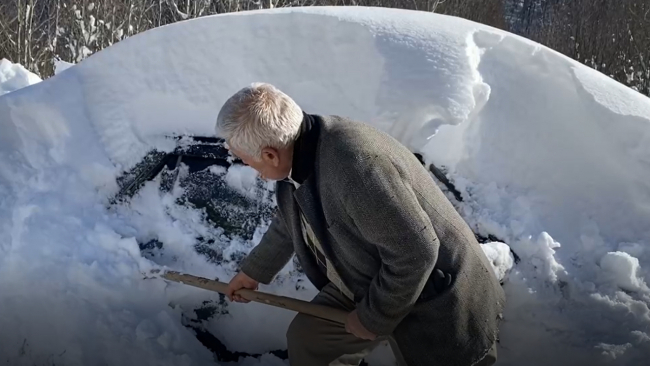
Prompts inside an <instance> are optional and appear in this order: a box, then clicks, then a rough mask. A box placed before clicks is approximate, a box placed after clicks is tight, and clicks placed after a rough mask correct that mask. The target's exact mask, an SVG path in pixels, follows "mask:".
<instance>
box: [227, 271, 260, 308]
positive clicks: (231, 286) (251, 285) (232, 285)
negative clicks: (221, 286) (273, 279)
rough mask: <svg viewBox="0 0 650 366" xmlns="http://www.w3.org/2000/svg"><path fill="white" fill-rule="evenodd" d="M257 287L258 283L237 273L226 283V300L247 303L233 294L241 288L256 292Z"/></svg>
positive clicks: (241, 273) (242, 273)
mask: <svg viewBox="0 0 650 366" xmlns="http://www.w3.org/2000/svg"><path fill="white" fill-rule="evenodd" d="M258 285H259V282H257V281H255V280H254V279H252V278H250V277H248V276H247V275H246V274H245V273H244V272H239V273H237V275H235V277H233V278H232V280H230V282H229V283H228V292H227V293H226V296H228V299H230V301H235V302H243V303H248V302H250V300H246V299H244V298H243V297H241V296H239V295H237V294H235V291H237V290H240V289H242V288H246V289H250V290H257V286H258Z"/></svg>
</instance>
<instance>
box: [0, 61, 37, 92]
mask: <svg viewBox="0 0 650 366" xmlns="http://www.w3.org/2000/svg"><path fill="white" fill-rule="evenodd" d="M40 81H41V78H39V77H38V76H37V75H36V74H33V73H31V72H29V71H28V70H27V69H25V68H24V67H23V66H22V65H19V64H14V63H11V61H9V60H7V59H6V58H3V59H2V60H0V95H3V94H6V93H10V92H12V91H14V90H17V89H20V88H24V87H26V86H29V85H32V84H36V83H38V82H40Z"/></svg>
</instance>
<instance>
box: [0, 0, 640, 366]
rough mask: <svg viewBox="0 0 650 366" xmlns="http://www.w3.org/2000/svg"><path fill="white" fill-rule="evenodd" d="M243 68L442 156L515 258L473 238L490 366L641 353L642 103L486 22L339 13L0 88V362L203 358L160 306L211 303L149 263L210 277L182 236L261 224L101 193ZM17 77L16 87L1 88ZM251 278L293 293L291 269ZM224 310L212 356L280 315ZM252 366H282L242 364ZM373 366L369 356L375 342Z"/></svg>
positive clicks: (279, 19) (186, 31) (174, 309)
mask: <svg viewBox="0 0 650 366" xmlns="http://www.w3.org/2000/svg"><path fill="white" fill-rule="evenodd" d="M297 30H299V31H297ZM190 40H191V41H190ZM12 68H15V67H12ZM253 81H267V82H271V83H274V84H276V85H277V86H278V87H280V88H281V89H283V90H285V91H286V92H288V93H289V94H290V95H292V96H294V97H295V99H296V100H297V101H298V103H299V104H300V105H301V106H302V107H303V108H304V109H305V110H307V111H308V112H312V113H324V114H340V115H345V116H349V117H352V118H356V119H360V120H362V121H365V122H368V123H372V124H374V125H376V126H378V127H380V128H382V129H384V130H386V131H388V132H390V133H391V134H392V135H393V136H395V137H397V138H398V139H400V141H402V142H403V143H405V144H406V145H407V146H409V147H410V148H411V149H412V150H413V151H414V152H421V153H422V154H423V155H424V157H425V160H426V161H427V162H428V163H435V164H436V165H437V166H442V167H444V168H445V170H446V171H447V172H448V175H449V177H450V178H451V180H452V181H453V183H454V184H455V185H456V188H458V189H459V191H460V192H461V194H462V196H463V201H462V202H458V203H457V207H458V209H459V211H460V212H461V213H462V214H463V215H464V217H465V218H466V219H467V220H468V222H469V223H470V224H471V225H472V227H473V228H474V229H475V230H476V231H477V232H479V233H481V234H482V235H485V236H487V235H488V234H492V235H495V236H496V237H498V238H500V239H502V240H503V241H505V242H506V243H508V244H509V245H510V247H511V248H512V249H513V250H514V251H515V252H516V253H517V254H518V255H519V257H520V258H521V261H520V262H519V263H518V264H517V265H515V266H514V268H512V271H507V269H508V268H510V266H512V265H513V263H512V258H511V257H510V256H509V255H508V254H507V253H508V251H507V247H505V246H504V245H503V244H499V243H490V244H486V245H485V247H484V249H485V250H486V253H488V255H489V256H490V258H492V259H493V261H494V263H495V271H496V273H498V274H503V275H504V274H506V273H507V279H506V283H505V288H506V291H507V294H508V308H507V312H506V314H505V320H504V323H503V327H502V334H501V344H500V348H499V357H500V360H499V364H500V365H548V364H555V365H578V364H580V365H582V364H585V365H586V364H589V365H607V364H616V365H640V364H642V363H643V360H645V359H647V358H648V357H649V356H650V310H649V308H648V307H649V306H650V289H649V288H648V285H647V283H648V280H649V279H650V250H648V243H649V242H650V225H648V223H650V118H649V117H648V116H650V100H648V98H646V97H644V96H642V95H640V94H638V93H636V92H633V91H632V90H630V89H627V88H625V87H624V86H623V85H621V84H618V83H616V82H615V81H613V80H611V79H609V78H607V77H605V76H604V75H602V74H600V73H598V72H596V71H593V70H591V69H589V68H587V67H585V66H582V65H580V64H578V63H576V62H574V61H572V60H570V59H568V58H566V57H564V56H561V55H560V54H558V53H556V52H554V51H551V50H549V49H547V48H545V47H542V46H540V45H538V44H535V43H533V42H530V41H528V40H525V39H523V38H521V37H517V36H514V35H512V34H508V33H505V32H503V31H499V30H496V29H493V28H490V27H486V26H482V25H479V24H476V23H472V22H469V21H466V20H462V19H458V18H453V17H446V16H442V15H438V14H429V13H419V12H410V11H403V10H396V9H369V8H360V7H355V8H304V9H297V8H290V9H276V10H272V11H258V12H250V13H235V14H226V15H221V16H215V17H207V18H200V19H195V20H191V21H187V22H182V23H177V24H174V25H171V26H167V27H163V28H159V29H155V30H152V31H149V32H146V33H143V34H140V35H138V36H135V37H131V38H129V39H127V40H125V41H122V42H120V43H117V44H115V45H114V46H112V47H110V48H109V49H107V50H105V51H102V52H99V53H98V54H95V55H93V56H92V57H90V58H89V59H87V60H85V61H83V62H81V63H79V64H77V65H75V66H74V67H71V68H69V69H67V70H66V71H65V72H62V73H60V74H58V75H57V76H55V77H53V78H51V79H49V80H45V81H43V82H41V83H39V84H37V85H34V86H32V87H30V88H26V89H21V90H17V91H13V92H11V93H9V94H6V95H4V96H3V97H0V153H1V154H2V155H3V156H4V157H5V158H3V159H2V160H0V236H1V238H2V239H1V241H0V314H1V315H0V362H7V363H9V364H15V365H21V364H25V365H34V364H36V365H45V364H51V363H56V364H65V365H78V364H79V365H81V364H96V363H99V361H100V360H101V361H103V362H105V363H106V364H123V365H130V364H138V365H145V364H152V365H154V364H155V365H165V364H170V365H172V364H173V365H195V364H206V363H209V362H211V359H212V355H211V354H210V353H209V352H208V351H207V350H206V349H205V348H204V347H203V346H202V345H201V344H200V343H199V342H198V341H197V340H196V339H195V338H194V335H193V334H192V333H191V331H190V330H188V329H187V328H185V327H184V326H183V325H182V319H181V318H182V315H183V316H184V317H192V316H193V315H192V314H193V309H195V308H197V307H199V306H201V304H202V303H203V301H206V300H211V301H214V302H215V303H217V302H218V300H219V296H218V294H213V293H208V292H206V291H202V290H198V289H193V288H190V287H187V286H182V285H180V284H165V283H164V282H162V281H160V280H155V279H147V280H144V279H143V277H144V275H143V274H144V273H146V272H147V271H149V270H150V269H153V268H157V267H158V266H160V265H166V266H168V267H169V268H172V269H175V270H181V271H186V272H189V273H192V274H196V275H202V276H208V277H213V278H214V277H218V278H219V279H221V280H227V279H229V278H230V276H232V275H233V273H234V270H235V269H236V264H235V263H234V262H232V261H231V262H228V261H226V262H224V263H222V265H220V266H216V265H214V264H213V263H210V262H209V261H208V260H207V259H206V257H205V256H203V255H201V254H198V253H197V252H196V251H195V250H194V248H193V244H194V241H195V240H196V239H195V237H196V236H195V234H196V233H201V234H203V235H212V236H214V237H216V238H219V240H218V243H217V246H219V247H220V248H221V249H222V250H223V251H224V253H226V254H228V253H246V252H247V251H249V250H250V248H251V247H252V246H253V245H254V244H255V243H257V242H258V241H259V239H260V237H261V235H262V233H263V231H264V230H265V226H264V223H260V226H259V228H258V231H257V233H256V235H255V236H254V238H253V239H252V240H250V241H245V240H237V239H230V238H225V237H220V231H219V228H215V227H209V226H207V225H205V224H204V223H203V222H202V220H201V216H200V213H199V212H198V211H196V210H192V209H188V208H185V207H182V206H179V205H177V204H175V201H174V199H175V198H176V197H178V196H179V195H180V194H181V190H180V189H178V188H177V189H175V190H174V191H173V192H171V193H170V194H168V195H161V194H160V193H159V190H158V189H157V184H159V182H157V181H155V182H151V183H150V184H148V185H147V186H146V187H144V188H143V189H142V190H141V191H140V194H139V195H137V196H136V197H134V198H133V200H131V202H130V204H125V205H118V206H115V207H112V208H110V209H107V208H106V206H107V203H108V200H109V198H110V197H111V196H112V195H113V194H114V193H115V192H116V190H117V183H116V181H115V177H116V176H117V175H119V174H120V172H121V171H123V170H124V169H128V168H131V167H133V166H134V164H136V163H137V162H138V161H139V160H140V159H141V158H142V157H143V156H144V155H145V154H146V153H147V151H149V150H150V149H151V148H152V147H154V146H155V147H157V148H159V149H168V150H169V149H171V148H172V147H173V145H172V143H171V142H170V140H169V139H165V138H164V137H163V135H165V134H182V133H191V134H199V135H211V134H213V126H214V121H215V118H216V114H217V113H218V109H219V107H220V106H221V104H222V103H223V102H224V101H225V99H226V98H227V97H228V96H230V94H231V93H233V92H234V91H236V90H237V89H239V88H241V87H242V86H244V85H246V84H248V83H250V82H253ZM21 82H22V83H23V84H25V85H27V84H30V83H31V82H28V80H27V79H25V80H24V81H20V79H18V80H17V81H14V82H12V84H9V87H10V88H12V90H13V89H15V88H14V87H12V85H21V84H20V83H21ZM16 83H17V84H16ZM5 87H6V86H5V85H4V84H3V85H2V86H0V90H4V89H2V88H5ZM432 135H433V137H431V136H432ZM428 137H431V138H430V139H427V138H428ZM211 172H212V173H214V174H216V175H224V174H225V175H226V177H225V179H226V181H227V182H228V183H229V184H231V185H232V186H233V187H235V188H236V189H239V190H240V191H241V192H244V193H246V192H251V191H252V190H255V189H259V187H256V186H254V183H255V180H254V179H251V178H252V176H251V174H252V172H251V171H250V170H248V169H247V168H237V169H235V168H233V169H230V171H228V172H224V171H222V170H219V169H213V170H212V171H211ZM270 188H271V187H268V186H267V187H266V189H270ZM450 197H451V196H450ZM154 237H155V238H158V239H160V240H161V241H163V242H164V243H165V246H164V249H163V251H162V255H161V256H159V257H156V258H154V259H153V260H149V259H147V258H145V257H143V256H142V255H141V253H140V251H139V248H138V245H137V242H136V240H140V241H146V240H149V239H151V238H154ZM299 280H302V281H301V282H300V284H301V286H296V282H297V281H299ZM297 288H299V289H297ZM262 289H263V290H265V291H270V292H274V293H279V294H283V295H290V296H296V297H299V298H302V299H310V298H311V297H312V296H313V295H314V289H313V288H312V287H311V286H310V285H309V284H308V283H305V281H304V278H301V277H300V276H298V275H297V274H296V273H295V271H293V265H292V263H290V264H289V265H288V266H287V268H285V269H284V270H283V272H282V273H281V275H280V276H279V277H278V279H277V281H275V282H274V283H273V284H271V285H269V286H263V287H262ZM225 307H226V308H227V311H228V312H227V314H223V315H216V316H214V317H213V318H212V319H210V320H209V321H208V322H206V328H207V329H209V330H210V331H211V332H212V333H213V334H214V335H216V336H217V337H218V338H219V339H220V340H221V341H222V342H224V343H225V344H226V345H227V346H228V347H229V348H230V349H231V350H233V351H243V352H249V353H265V352H269V351H271V350H275V349H278V348H283V347H284V346H285V343H284V330H285V329H286V326H287V325H288V322H289V321H290V319H291V317H292V316H293V314H292V313H290V312H287V311H283V310H281V309H274V308H269V307H265V306H264V305H260V304H246V305H242V304H227V305H226V306H225ZM258 363H262V364H266V365H273V364H283V362H282V361H281V360H279V359H278V358H276V357H275V356H272V355H265V356H264V357H263V358H262V359H260V360H256V359H248V360H246V361H243V362H242V364H245V365H247V364H251V365H252V364H258ZM379 364H390V357H389V356H386V352H385V350H380V352H378V353H376V354H375V361H374V362H373V365H379Z"/></svg>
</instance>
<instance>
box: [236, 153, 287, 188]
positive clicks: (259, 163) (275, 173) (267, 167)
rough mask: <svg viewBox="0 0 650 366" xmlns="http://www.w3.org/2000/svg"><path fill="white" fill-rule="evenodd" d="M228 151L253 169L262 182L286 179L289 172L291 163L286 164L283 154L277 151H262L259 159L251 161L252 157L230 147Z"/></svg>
mask: <svg viewBox="0 0 650 366" xmlns="http://www.w3.org/2000/svg"><path fill="white" fill-rule="evenodd" d="M228 149H229V150H230V152H231V153H232V154H233V155H235V156H236V157H238V158H240V159H241V160H242V161H243V162H244V164H246V165H248V166H250V167H251V168H253V169H255V170H256V171H257V172H258V173H259V174H260V177H261V178H262V179H264V180H282V179H285V178H286V177H288V176H289V172H290V171H291V162H290V161H289V162H287V161H286V160H287V159H286V156H282V155H284V154H282V152H281V151H278V150H277V149H274V148H264V149H262V157H261V159H253V157H252V156H250V155H247V154H246V153H244V152H242V151H240V150H238V149H236V148H234V147H232V146H229V147H228Z"/></svg>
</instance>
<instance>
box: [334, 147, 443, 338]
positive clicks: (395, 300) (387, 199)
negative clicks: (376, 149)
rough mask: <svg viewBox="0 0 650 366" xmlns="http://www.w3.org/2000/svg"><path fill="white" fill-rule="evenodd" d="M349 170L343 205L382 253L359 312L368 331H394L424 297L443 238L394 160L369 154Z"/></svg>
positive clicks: (377, 332) (358, 306)
mask: <svg viewBox="0 0 650 366" xmlns="http://www.w3.org/2000/svg"><path fill="white" fill-rule="evenodd" d="M346 170H348V171H346V172H345V173H344V175H345V178H344V179H343V180H344V181H345V182H346V183H345V185H346V191H347V193H348V194H347V195H346V197H345V199H344V203H343V204H344V205H345V207H346V211H347V213H348V214H349V215H350V217H351V219H352V220H353V222H354V224H355V225H356V227H357V229H358V230H359V231H360V233H361V235H362V236H363V237H364V238H366V239H367V240H368V241H369V242H371V243H373V244H375V245H376V246H377V249H378V251H379V255H380V257H381V266H380V269H379V273H378V274H377V275H376V276H375V278H374V279H373V280H372V282H371V284H370V288H369V289H368V292H367V293H366V295H365V297H363V299H362V300H361V302H360V303H359V304H357V313H358V315H359V320H360V321H361V324H363V325H364V326H365V327H366V329H368V330H369V331H371V332H373V333H374V334H376V335H388V334H391V333H392V332H393V330H394V329H395V327H397V325H398V324H399V323H400V322H401V320H402V319H403V318H404V317H405V316H406V315H407V314H408V313H409V312H410V310H411V309H412V307H413V305H414V304H415V302H416V300H417V299H418V297H419V296H420V293H421V292H422V289H423V288H424V286H425V284H426V282H427V280H428V278H429V275H430V274H431V272H432V270H433V268H434V265H435V263H436V260H437V257H438V249H439V242H438V237H437V234H436V232H435V231H434V228H433V225H432V223H431V219H430V218H429V216H428V215H427V214H426V212H425V211H424V210H423V208H422V207H421V205H420V203H419V201H418V199H417V193H416V192H415V191H414V189H413V188H412V187H411V185H410V184H409V182H408V181H409V180H408V179H407V177H404V176H403V175H402V174H401V172H400V170H399V169H398V168H397V167H396V166H395V164H394V163H393V162H392V161H391V160H390V159H389V158H386V157H381V156H376V157H373V158H368V159H366V161H364V162H363V163H360V164H354V166H353V167H352V168H351V169H346Z"/></svg>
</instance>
